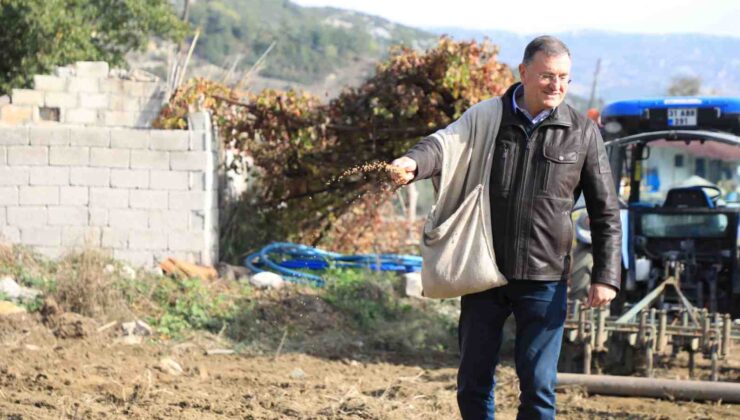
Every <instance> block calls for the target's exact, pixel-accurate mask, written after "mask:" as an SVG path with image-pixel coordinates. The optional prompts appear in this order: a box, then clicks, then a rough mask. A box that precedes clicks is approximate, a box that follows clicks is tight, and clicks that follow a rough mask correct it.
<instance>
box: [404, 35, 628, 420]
mask: <svg viewBox="0 0 740 420" xmlns="http://www.w3.org/2000/svg"><path fill="white" fill-rule="evenodd" d="M570 69H571V59H570V51H569V50H568V48H567V47H566V46H565V44H563V43H562V42H561V41H560V40H558V39H557V38H554V37H550V36H541V37H538V38H536V39H534V40H533V41H532V42H530V43H529V45H527V47H526V49H525V51H524V59H523V61H522V64H520V65H519V73H520V75H521V83H516V84H514V85H513V86H511V87H510V88H509V89H508V90H507V92H506V93H505V94H504V95H503V97H502V98H501V99H502V104H503V108H502V110H501V112H502V115H501V125H500V127H499V130H498V134H497V135H496V142H495V150H494V156H493V164H492V168H491V174H490V180H491V183H490V190H489V191H490V202H491V218H492V221H491V224H492V228H493V247H494V251H495V254H496V262H497V264H498V266H499V269H500V270H501V273H503V275H504V276H505V277H506V278H507V279H508V281H509V283H508V284H507V285H505V286H502V287H498V288H494V289H490V290H487V291H484V292H480V293H474V294H470V295H466V296H463V297H462V302H461V314H460V323H459V340H460V341H459V342H460V353H461V360H460V368H459V371H458V388H457V400H458V405H459V408H460V412H461V414H462V417H463V418H464V419H493V417H494V396H493V387H494V383H495V379H494V372H495V368H496V364H497V363H498V359H499V349H500V347H501V339H502V328H503V325H504V321H505V320H506V318H507V317H508V316H509V315H510V314H512V313H513V314H514V317H515V320H516V342H515V345H516V350H515V364H516V371H517V375H518V376H519V381H520V389H521V395H520V406H519V415H518V417H517V418H518V419H526V420H533V419H553V418H555V393H554V387H555V381H556V374H557V362H558V357H559V355H560V345H561V340H562V334H563V325H564V322H565V317H566V291H567V290H566V288H567V286H566V278H567V277H568V275H569V273H570V262H571V261H570V259H571V258H570V247H571V242H572V238H573V236H572V235H573V233H572V225H571V218H570V214H571V210H572V208H573V205H574V203H575V200H576V198H578V196H579V195H580V193H581V192H583V194H584V198H585V200H586V207H587V209H588V213H589V216H590V220H591V223H590V225H591V232H592V238H593V255H594V266H593V269H592V276H591V279H592V284H591V287H590V290H589V295H588V301H587V304H588V305H589V306H592V307H598V306H603V305H606V304H607V303H609V302H610V301H611V300H612V299H613V298H614V297H615V295H616V293H617V291H618V290H619V286H620V269H621V268H620V241H621V227H620V220H619V207H618V204H617V195H616V192H615V189H614V184H613V180H612V175H611V173H610V172H611V171H610V168H609V162H608V158H607V156H606V151H605V149H604V145H603V140H602V139H601V135H600V134H599V130H598V129H597V127H596V125H595V124H594V123H593V121H591V120H589V119H587V118H586V117H585V116H583V115H581V114H579V113H578V112H576V111H575V110H574V109H573V108H572V107H570V106H569V105H567V104H565V103H563V99H564V98H565V94H566V92H567V90H568V84H569V83H570ZM438 141H439V140H437V139H436V138H434V137H433V136H430V137H427V138H425V139H423V140H422V141H421V142H419V143H418V144H417V145H416V146H414V147H413V148H412V149H411V150H410V151H409V152H408V153H407V154H406V155H404V156H403V157H400V158H398V159H396V160H394V161H393V162H392V164H393V165H395V166H396V167H398V168H401V169H403V170H404V171H405V174H406V182H410V181H412V180H417V179H424V178H429V177H431V176H433V175H436V174H438V173H439V171H440V168H441V164H442V148H441V147H440V145H439V143H438ZM461 141H465V139H461Z"/></svg>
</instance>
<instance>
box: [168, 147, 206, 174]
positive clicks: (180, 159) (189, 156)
mask: <svg viewBox="0 0 740 420" xmlns="http://www.w3.org/2000/svg"><path fill="white" fill-rule="evenodd" d="M207 158H208V156H207V154H206V152H171V153H170V169H174V170H176V171H198V170H204V169H205V168H206V162H207V160H206V159H207Z"/></svg>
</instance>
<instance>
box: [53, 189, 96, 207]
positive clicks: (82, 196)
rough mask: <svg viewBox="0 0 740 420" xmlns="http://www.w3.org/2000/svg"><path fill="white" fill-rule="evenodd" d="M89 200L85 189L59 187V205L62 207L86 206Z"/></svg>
mask: <svg viewBox="0 0 740 420" xmlns="http://www.w3.org/2000/svg"><path fill="white" fill-rule="evenodd" d="M89 198H90V197H89V191H88V188H87V187H59V204H61V205H62V206H87V204H88V203H89V201H90V200H89Z"/></svg>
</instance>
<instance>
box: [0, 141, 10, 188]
mask: <svg viewBox="0 0 740 420" xmlns="http://www.w3.org/2000/svg"><path fill="white" fill-rule="evenodd" d="M7 164H8V149H6V148H5V146H0V167H5V165H7ZM0 182H1V181H0Z"/></svg>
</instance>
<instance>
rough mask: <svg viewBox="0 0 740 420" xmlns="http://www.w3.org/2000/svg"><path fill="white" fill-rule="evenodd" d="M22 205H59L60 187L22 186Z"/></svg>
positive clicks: (20, 201)
mask: <svg viewBox="0 0 740 420" xmlns="http://www.w3.org/2000/svg"><path fill="white" fill-rule="evenodd" d="M18 202H19V203H20V205H21V206H34V205H58V204H59V187H30V186H29V187H24V186H21V187H20V194H19V200H18Z"/></svg>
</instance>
